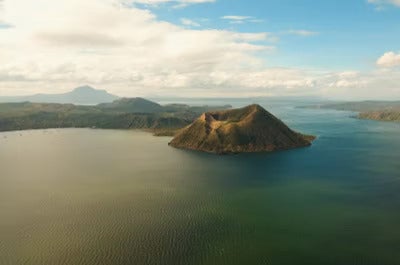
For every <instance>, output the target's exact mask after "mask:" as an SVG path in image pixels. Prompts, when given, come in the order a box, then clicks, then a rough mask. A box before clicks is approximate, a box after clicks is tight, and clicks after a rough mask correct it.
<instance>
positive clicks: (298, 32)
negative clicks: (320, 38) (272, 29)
mask: <svg viewBox="0 0 400 265" xmlns="http://www.w3.org/2000/svg"><path fill="white" fill-rule="evenodd" d="M287 34H292V35H297V36H302V37H310V36H315V35H318V34H319V32H316V31H309V30H289V31H287Z"/></svg>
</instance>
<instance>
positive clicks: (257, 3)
mask: <svg viewBox="0 0 400 265" xmlns="http://www.w3.org/2000/svg"><path fill="white" fill-rule="evenodd" d="M175 5H176V4H175V3H169V4H162V5H158V6H156V7H151V6H144V7H145V8H151V10H152V11H153V12H154V13H155V14H156V15H157V16H158V18H159V19H161V20H165V21H169V22H172V23H175V24H180V23H181V21H180V20H181V19H182V18H188V19H191V20H193V21H195V22H196V23H198V24H199V25H200V26H199V27H193V28H197V29H221V30H225V29H228V30H233V31H240V32H271V33H273V34H275V35H276V36H277V37H278V38H279V41H278V42H277V43H275V44H274V45H276V46H277V50H276V51H275V52H274V53H272V54H269V55H268V58H266V61H267V62H268V64H271V65H274V66H282V67H293V66H296V67H307V68H324V69H327V70H346V69H359V70H365V69H371V68H373V67H375V61H376V58H378V57H379V56H381V55H382V54H383V53H384V52H386V51H389V50H395V51H397V50H399V49H400V47H399V46H400V45H399V44H400V8H396V7H395V6H393V5H390V4H386V5H377V4H373V3H368V2H367V1H366V0H335V1H327V0H323V1H316V0H252V1H248V0H247V1H246V0H218V1H216V2H212V3H203V4H199V5H189V6H186V7H185V8H175V7H174V6H175ZM230 15H232V16H248V17H252V18H253V19H254V20H259V21H257V22H249V21H244V23H242V24H232V23H231V21H229V20H224V19H221V18H222V17H224V16H230ZM249 20H251V19H249ZM296 30H306V31H312V32H317V33H318V34H316V35H312V36H298V35H295V34H290V33H289V32H290V31H296Z"/></svg>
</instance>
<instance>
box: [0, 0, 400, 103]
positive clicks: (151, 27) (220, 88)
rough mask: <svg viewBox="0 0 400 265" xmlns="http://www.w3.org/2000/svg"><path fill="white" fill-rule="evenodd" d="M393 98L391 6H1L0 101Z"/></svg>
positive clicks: (383, 2) (398, 3) (398, 67)
mask: <svg viewBox="0 0 400 265" xmlns="http://www.w3.org/2000/svg"><path fill="white" fill-rule="evenodd" d="M80 85H91V86H93V87H96V88H99V89H106V90H107V91H109V92H110V93H114V94H117V95H119V96H125V97H134V96H148V97H155V96H157V97H163V96H168V97H171V96H178V97H257V96H260V97H268V96H271V97H273V96H279V97H283V96H291V97H293V96H295V97H296V96H299V97H308V96H312V97H323V98H330V99H343V100H364V99H391V100H393V99H398V100H400V0H324V1H315V0H262V1H261V0H85V1H82V0H35V1H31V0H0V96H7V95H26V94H36V93H61V92H66V91H69V90H72V89H73V88H74V87H77V86H80Z"/></svg>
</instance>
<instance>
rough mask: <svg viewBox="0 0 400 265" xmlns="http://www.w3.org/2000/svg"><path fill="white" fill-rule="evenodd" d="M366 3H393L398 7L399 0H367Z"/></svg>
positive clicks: (380, 4)
mask: <svg viewBox="0 0 400 265" xmlns="http://www.w3.org/2000/svg"><path fill="white" fill-rule="evenodd" d="M368 3H371V4H376V5H379V6H382V5H388V4H389V5H394V6H399V7H400V0H368Z"/></svg>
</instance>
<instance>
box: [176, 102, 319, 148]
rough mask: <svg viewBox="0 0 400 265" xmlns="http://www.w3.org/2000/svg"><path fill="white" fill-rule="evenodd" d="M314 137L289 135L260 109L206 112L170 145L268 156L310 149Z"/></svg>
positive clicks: (250, 107)
mask: <svg viewBox="0 0 400 265" xmlns="http://www.w3.org/2000/svg"><path fill="white" fill-rule="evenodd" d="M313 139H314V137H311V136H304V135H302V134H299V133H296V132H294V131H292V130H291V129H290V128H289V127H287V126H286V125H285V124H284V123H283V122H282V121H280V120H279V119H277V118H276V117H275V116H273V115H272V114H271V113H269V112H268V111H266V110H265V109H263V108H262V107H261V106H259V105H251V106H248V107H245V108H242V109H234V110H227V111H219V112H208V113H204V114H203V115H201V117H200V118H198V119H197V120H196V121H194V122H193V123H192V124H191V125H189V126H188V127H186V128H184V129H183V130H182V131H181V132H180V133H178V134H177V135H176V137H175V138H174V139H173V140H172V141H171V142H170V145H171V146H173V147H176V148H182V149H191V150H199V151H204V152H209V153H217V154H224V153H241V152H271V151H277V150H285V149H291V148H297V147H305V146H309V145H311V141H312V140H313Z"/></svg>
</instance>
